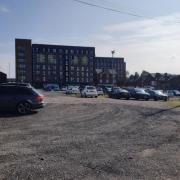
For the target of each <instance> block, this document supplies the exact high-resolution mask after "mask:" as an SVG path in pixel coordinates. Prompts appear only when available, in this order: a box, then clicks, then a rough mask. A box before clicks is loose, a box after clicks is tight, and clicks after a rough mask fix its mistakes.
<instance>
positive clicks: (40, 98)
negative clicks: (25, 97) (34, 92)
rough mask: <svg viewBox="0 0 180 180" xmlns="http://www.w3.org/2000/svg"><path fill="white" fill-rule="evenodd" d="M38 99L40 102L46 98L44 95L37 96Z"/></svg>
mask: <svg viewBox="0 0 180 180" xmlns="http://www.w3.org/2000/svg"><path fill="white" fill-rule="evenodd" d="M36 100H37V101H38V102H42V101H43V100H44V96H37V97H36Z"/></svg>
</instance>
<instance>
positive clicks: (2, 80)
mask: <svg viewBox="0 0 180 180" xmlns="http://www.w3.org/2000/svg"><path fill="white" fill-rule="evenodd" d="M5 82H7V74H5V73H3V72H0V83H5Z"/></svg>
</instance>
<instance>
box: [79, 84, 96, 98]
mask: <svg viewBox="0 0 180 180" xmlns="http://www.w3.org/2000/svg"><path fill="white" fill-rule="evenodd" d="M81 97H96V98H97V97H98V92H97V90H96V87H94V86H85V88H84V89H83V90H82V91H81Z"/></svg>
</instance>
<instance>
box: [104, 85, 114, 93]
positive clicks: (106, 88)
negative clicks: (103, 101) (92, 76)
mask: <svg viewBox="0 0 180 180" xmlns="http://www.w3.org/2000/svg"><path fill="white" fill-rule="evenodd" d="M111 90H112V87H111V86H104V88H103V91H104V93H105V94H109V93H110V92H111Z"/></svg>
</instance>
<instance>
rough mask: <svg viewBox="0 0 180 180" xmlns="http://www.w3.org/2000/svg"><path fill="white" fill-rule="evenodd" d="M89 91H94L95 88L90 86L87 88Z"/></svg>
mask: <svg viewBox="0 0 180 180" xmlns="http://www.w3.org/2000/svg"><path fill="white" fill-rule="evenodd" d="M87 89H88V90H94V89H95V87H92V86H89V87H87Z"/></svg>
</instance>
